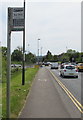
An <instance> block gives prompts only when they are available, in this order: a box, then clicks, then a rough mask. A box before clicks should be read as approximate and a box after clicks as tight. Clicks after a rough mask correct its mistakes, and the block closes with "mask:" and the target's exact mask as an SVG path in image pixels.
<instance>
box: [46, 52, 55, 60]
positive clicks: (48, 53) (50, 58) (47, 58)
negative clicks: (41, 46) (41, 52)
mask: <svg viewBox="0 0 83 120" xmlns="http://www.w3.org/2000/svg"><path fill="white" fill-rule="evenodd" d="M45 59H46V60H47V61H52V60H53V56H52V53H51V52H50V51H49V50H48V52H47V55H46V58H45Z"/></svg>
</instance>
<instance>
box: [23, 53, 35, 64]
mask: <svg viewBox="0 0 83 120" xmlns="http://www.w3.org/2000/svg"><path fill="white" fill-rule="evenodd" d="M25 61H26V62H27V63H35V62H36V56H35V55H34V54H32V53H31V52H30V53H28V54H26V55H25Z"/></svg>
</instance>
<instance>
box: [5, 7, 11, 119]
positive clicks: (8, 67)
mask: <svg viewBox="0 0 83 120" xmlns="http://www.w3.org/2000/svg"><path fill="white" fill-rule="evenodd" d="M8 14H9V9H8ZM10 80H11V31H10V27H9V17H8V31H7V108H6V109H7V112H6V113H7V118H10Z"/></svg>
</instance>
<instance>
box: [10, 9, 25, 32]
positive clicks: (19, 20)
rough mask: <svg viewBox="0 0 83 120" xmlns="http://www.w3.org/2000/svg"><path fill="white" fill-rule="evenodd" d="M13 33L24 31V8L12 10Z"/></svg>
mask: <svg viewBox="0 0 83 120" xmlns="http://www.w3.org/2000/svg"><path fill="white" fill-rule="evenodd" d="M10 14H11V26H12V29H11V30H12V31H23V29H24V8H23V7H22V8H21V7H20V8H10Z"/></svg>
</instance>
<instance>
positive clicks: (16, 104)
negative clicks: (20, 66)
mask: <svg viewBox="0 0 83 120" xmlns="http://www.w3.org/2000/svg"><path fill="white" fill-rule="evenodd" d="M37 71H38V68H28V69H27V70H26V71H25V85H23V86H22V74H21V71H18V72H16V73H15V74H14V75H13V76H12V78H11V92H10V94H11V99H10V100H11V102H10V103H11V118H17V117H18V114H19V112H20V111H21V109H22V107H23V105H24V103H25V100H26V97H27V95H28V93H29V90H30V88H31V84H32V81H33V79H34V76H35V74H36V73H37ZM2 93H3V94H2V104H3V106H2V115H3V118H6V83H3V84H2Z"/></svg>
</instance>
